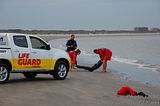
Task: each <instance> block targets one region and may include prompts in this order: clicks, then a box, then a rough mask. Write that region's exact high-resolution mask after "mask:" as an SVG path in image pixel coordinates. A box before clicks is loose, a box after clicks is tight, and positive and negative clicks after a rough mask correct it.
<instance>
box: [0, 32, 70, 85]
mask: <svg viewBox="0 0 160 106" xmlns="http://www.w3.org/2000/svg"><path fill="white" fill-rule="evenodd" d="M69 67H70V58H69V56H68V54H67V53H66V52H65V51H63V50H59V49H55V48H51V46H50V45H49V44H48V43H46V42H45V41H44V40H43V39H41V38H40V37H38V36H36V35H29V34H17V33H0V83H4V82H7V81H8V79H9V76H10V73H22V74H23V75H24V76H25V77H26V78H35V77H36V75H37V74H50V75H53V77H54V79H58V80H63V79H65V78H66V77H67V74H68V71H69Z"/></svg>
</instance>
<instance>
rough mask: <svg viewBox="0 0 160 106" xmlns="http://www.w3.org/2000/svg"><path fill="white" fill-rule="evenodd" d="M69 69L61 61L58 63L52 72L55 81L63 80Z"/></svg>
mask: <svg viewBox="0 0 160 106" xmlns="http://www.w3.org/2000/svg"><path fill="white" fill-rule="evenodd" d="M68 71H69V67H68V65H67V64H66V63H65V62H63V61H58V62H57V63H56V66H55V70H54V72H53V77H54V79H56V80H64V79H65V78H66V77H67V75H68Z"/></svg>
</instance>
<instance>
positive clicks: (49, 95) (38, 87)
mask: <svg viewBox="0 0 160 106" xmlns="http://www.w3.org/2000/svg"><path fill="white" fill-rule="evenodd" d="M54 38H57V37H54V36H52V37H49V39H48V38H47V37H46V39H48V40H51V39H54ZM125 85H129V86H131V87H132V88H134V89H135V90H136V91H143V92H145V93H146V94H148V95H149V97H148V98H143V97H139V96H136V97H132V96H117V95H116V92H117V90H118V89H119V88H120V87H122V86H125ZM0 106H160V88H159V87H158V86H157V87H155V86H152V85H150V84H142V83H140V82H136V81H131V80H129V79H123V78H121V77H120V76H119V75H117V74H116V73H115V72H113V71H112V70H109V72H108V73H99V72H87V71H82V70H78V69H77V70H76V71H75V72H69V75H68V77H67V78H66V79H65V80H61V81H57V80H53V78H52V76H49V75H38V76H37V77H36V79H34V80H28V79H25V78H24V77H23V75H21V74H11V78H10V80H9V82H8V83H7V84H1V85H0Z"/></svg>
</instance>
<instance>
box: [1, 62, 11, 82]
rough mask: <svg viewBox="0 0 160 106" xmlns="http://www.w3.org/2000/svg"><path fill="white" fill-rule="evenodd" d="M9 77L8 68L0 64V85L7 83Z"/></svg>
mask: <svg viewBox="0 0 160 106" xmlns="http://www.w3.org/2000/svg"><path fill="white" fill-rule="evenodd" d="M9 75H10V68H9V67H8V66H7V65H6V64H4V63H0V83H5V82H6V81H8V79H9Z"/></svg>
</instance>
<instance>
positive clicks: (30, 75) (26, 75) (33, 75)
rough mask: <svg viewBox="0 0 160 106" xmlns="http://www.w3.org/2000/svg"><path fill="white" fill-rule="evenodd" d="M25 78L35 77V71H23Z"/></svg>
mask: <svg viewBox="0 0 160 106" xmlns="http://www.w3.org/2000/svg"><path fill="white" fill-rule="evenodd" d="M23 75H24V76H25V77H26V78H29V79H33V78H35V77H36V75H37V73H23Z"/></svg>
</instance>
